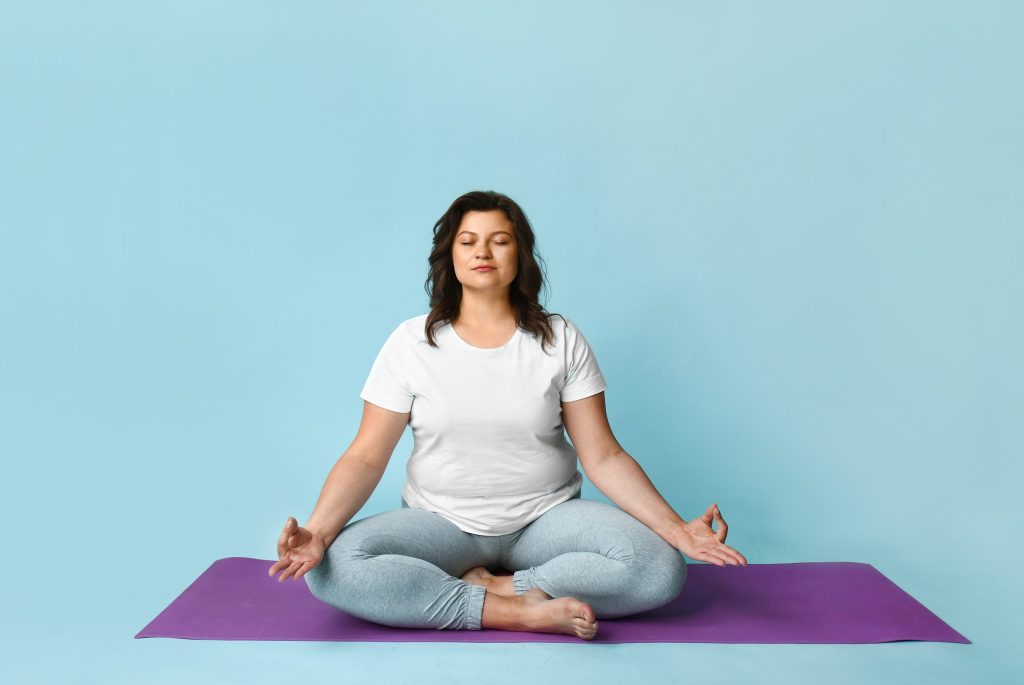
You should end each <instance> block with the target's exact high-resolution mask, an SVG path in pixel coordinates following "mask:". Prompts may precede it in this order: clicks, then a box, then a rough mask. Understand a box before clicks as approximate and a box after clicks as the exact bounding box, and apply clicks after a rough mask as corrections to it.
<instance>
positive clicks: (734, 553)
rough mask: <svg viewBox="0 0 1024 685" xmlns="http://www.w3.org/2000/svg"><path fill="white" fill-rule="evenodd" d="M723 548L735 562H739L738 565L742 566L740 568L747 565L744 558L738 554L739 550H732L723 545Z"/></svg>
mask: <svg viewBox="0 0 1024 685" xmlns="http://www.w3.org/2000/svg"><path fill="white" fill-rule="evenodd" d="M723 547H724V548H725V550H726V551H727V552H728V553H729V554H731V555H732V556H733V558H735V559H736V561H737V562H739V564H740V565H742V566H746V565H747V558H746V557H745V556H743V555H742V554H740V552H739V550H737V549H733V548H732V547H730V546H729V545H723Z"/></svg>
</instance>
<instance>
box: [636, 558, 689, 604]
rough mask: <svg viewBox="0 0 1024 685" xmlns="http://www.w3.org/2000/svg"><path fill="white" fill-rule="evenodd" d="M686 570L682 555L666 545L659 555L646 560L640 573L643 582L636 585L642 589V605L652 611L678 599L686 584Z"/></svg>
mask: <svg viewBox="0 0 1024 685" xmlns="http://www.w3.org/2000/svg"><path fill="white" fill-rule="evenodd" d="M686 570H687V566H686V560H685V559H684V558H683V555H682V554H680V553H679V551H678V550H676V549H675V548H674V547H671V546H670V545H668V544H666V545H665V547H664V549H663V550H662V551H661V552H660V553H659V554H657V555H654V556H652V557H651V558H650V559H648V560H647V564H646V565H645V568H644V569H643V571H642V573H643V581H644V582H641V583H638V584H637V585H638V587H639V588H642V590H641V591H642V593H643V594H644V597H643V603H644V604H646V605H647V606H648V607H649V608H651V609H654V608H657V607H660V606H663V605H665V604H668V603H669V602H671V601H672V600H674V599H675V598H676V597H678V596H679V595H680V593H682V591H683V585H685V584H686Z"/></svg>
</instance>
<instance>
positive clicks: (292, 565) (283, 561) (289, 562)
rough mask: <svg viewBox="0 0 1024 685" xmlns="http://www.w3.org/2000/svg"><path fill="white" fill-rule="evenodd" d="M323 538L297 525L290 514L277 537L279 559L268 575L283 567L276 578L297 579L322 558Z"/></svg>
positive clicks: (279, 579) (281, 579)
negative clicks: (282, 571) (279, 575)
mask: <svg viewBox="0 0 1024 685" xmlns="http://www.w3.org/2000/svg"><path fill="white" fill-rule="evenodd" d="M324 549H325V546H324V540H323V538H322V537H320V536H319V535H317V534H316V533H313V532H311V531H310V530H309V529H307V528H303V527H302V526H300V525H299V522H298V521H296V520H295V519H294V518H292V517H291V516H289V517H288V521H287V522H286V523H285V524H284V530H283V531H281V537H279V538H278V539H277V556H278V557H279V559H280V560H279V561H278V562H277V563H275V564H274V565H273V566H271V567H270V575H271V576H273V575H274V574H275V573H277V572H278V571H280V570H281V569H284V573H282V574H281V577H280V578H278V579H277V582H281V581H283V580H284V579H285V578H287V577H288V576H291V577H292V580H298V579H299V578H301V577H302V576H304V575H306V573H307V572H308V571H310V570H311V569H312V568H313V567H315V566H316V565H317V564H319V563H320V561H321V560H322V559H323V558H324Z"/></svg>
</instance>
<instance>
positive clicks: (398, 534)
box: [304, 495, 686, 630]
mask: <svg viewBox="0 0 1024 685" xmlns="http://www.w3.org/2000/svg"><path fill="white" fill-rule="evenodd" d="M474 566H485V567H487V568H488V569H489V570H491V571H492V572H495V571H500V570H507V571H513V570H514V571H515V573H514V574H513V579H512V582H513V586H514V587H515V591H516V594H523V593H524V592H526V591H527V590H529V589H530V588H532V587H539V588H540V589H541V590H543V591H544V592H546V593H547V594H549V595H550V596H551V597H575V598H577V599H580V600H582V601H584V602H587V603H588V604H589V605H590V606H591V608H593V610H594V613H595V614H596V615H597V618H598V619H601V618H615V617H618V616H627V615H629V614H634V613H638V612H641V611H647V610H650V609H654V608H657V607H659V606H662V605H664V604H667V603H668V602H670V601H672V600H673V599H675V598H676V597H677V596H678V595H679V593H680V592H681V591H682V589H683V582H684V581H685V580H686V562H685V561H684V559H683V556H682V554H680V553H679V551H678V550H676V549H675V548H674V547H672V546H671V545H670V544H668V543H667V542H665V540H663V539H662V538H661V537H660V536H659V535H658V534H657V533H655V532H654V531H652V530H651V529H650V528H648V527H647V526H645V525H644V524H643V523H641V522H640V521H638V520H637V519H635V518H633V517H632V516H630V515H629V514H627V513H626V512H624V511H622V510H621V509H619V508H617V507H614V506H611V505H609V504H605V503H603V502H598V501H596V500H586V499H581V498H580V497H579V496H578V495H577V496H576V497H575V498H573V499H570V500H567V501H565V502H562V503H561V504H559V505H557V506H555V507H553V508H551V509H549V510H548V511H546V512H545V513H544V514H542V515H541V516H540V517H539V518H537V519H536V520H534V521H533V522H531V523H530V524H528V525H527V526H525V527H523V528H520V529H519V530H517V531H515V532H512V533H507V534H505V535H496V536H489V535H475V534H473V533H466V532H464V531H462V530H461V529H459V528H458V526H456V525H455V524H454V523H452V522H450V521H448V520H447V519H446V518H444V517H443V516H441V515H440V514H436V513H434V512H431V511H426V510H424V509H415V508H410V507H409V506H408V505H407V504H406V502H405V500H404V499H403V500H402V508H401V509H393V510H390V511H385V512H382V513H379V514H375V515H373V516H368V517H366V518H362V519H359V520H357V521H353V522H351V523H349V524H348V525H347V526H345V527H344V528H343V529H342V531H341V533H339V534H338V537H337V538H335V540H334V542H333V543H332V544H331V546H330V547H328V548H327V551H326V553H325V554H324V558H323V560H322V561H321V562H320V563H319V564H318V565H317V566H316V567H314V568H313V569H312V570H311V571H309V572H308V573H306V575H305V576H304V578H305V579H306V583H307V584H308V586H309V589H310V592H312V594H313V596H315V597H316V598H317V599H320V600H321V601H324V602H326V603H328V604H330V605H332V606H334V607H336V608H338V609H341V610H342V611H344V612H346V613H348V614H351V615H353V616H356V617H358V618H361V619H364V620H367V621H373V622H375V623H381V624H384V625H388V626H396V627H402V628H434V629H437V630H441V629H449V630H480V628H481V625H480V622H481V618H482V616H483V610H484V595H485V593H486V590H485V588H484V587H483V586H481V585H472V584H470V583H467V582H465V581H463V580H461V576H462V575H463V574H465V573H466V571H468V570H469V569H471V568H473V567H474Z"/></svg>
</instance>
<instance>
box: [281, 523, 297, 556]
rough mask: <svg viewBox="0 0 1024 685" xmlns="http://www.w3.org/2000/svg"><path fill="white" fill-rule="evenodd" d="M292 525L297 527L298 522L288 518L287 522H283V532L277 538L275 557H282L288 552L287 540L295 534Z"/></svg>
mask: <svg viewBox="0 0 1024 685" xmlns="http://www.w3.org/2000/svg"><path fill="white" fill-rule="evenodd" d="M292 523H295V524H296V525H298V522H297V521H296V520H295V519H294V518H292V517H291V516H289V517H288V520H287V521H285V522H284V530H282V531H281V535H280V536H279V537H278V538H277V556H279V557H283V556H284V553H285V552H287V551H288V538H290V537H291V536H292V533H294V532H295V531H294V530H293V529H292Z"/></svg>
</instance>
